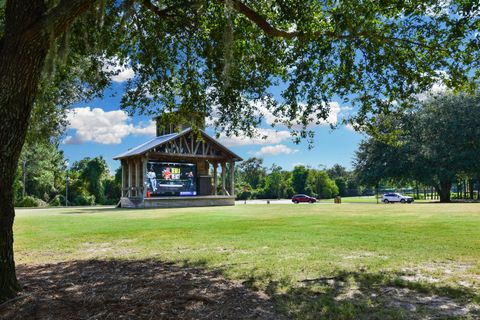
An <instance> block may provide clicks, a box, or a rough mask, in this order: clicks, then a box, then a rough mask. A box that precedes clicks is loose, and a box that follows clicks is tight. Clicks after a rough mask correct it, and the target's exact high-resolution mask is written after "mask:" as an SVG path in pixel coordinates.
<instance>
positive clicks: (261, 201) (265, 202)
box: [235, 199, 333, 205]
mask: <svg viewBox="0 0 480 320" xmlns="http://www.w3.org/2000/svg"><path fill="white" fill-rule="evenodd" d="M267 201H270V204H292V205H293V203H292V200H290V199H280V200H277V199H275V200H268V199H261V200H247V201H246V204H267ZM235 204H238V205H242V204H245V201H244V200H237V201H235ZM300 204H303V205H311V204H310V203H300ZM315 204H333V202H332V203H328V202H327V203H325V202H317V203H315Z"/></svg>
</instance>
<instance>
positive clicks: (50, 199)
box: [14, 144, 121, 207]
mask: <svg viewBox="0 0 480 320" xmlns="http://www.w3.org/2000/svg"><path fill="white" fill-rule="evenodd" d="M67 188H68V192H67ZM120 188H121V172H119V170H117V174H116V175H115V176H112V175H111V174H110V172H109V169H108V166H107V163H106V162H105V160H104V159H103V158H102V157H96V158H88V157H87V158H84V159H82V160H80V161H77V162H75V163H73V164H72V166H71V168H69V169H67V168H66V162H65V159H64V158H63V153H62V152H61V151H59V150H58V148H57V146H56V145H52V144H36V145H31V146H28V148H27V149H24V152H23V153H22V156H21V161H20V163H19V166H18V169H17V175H16V179H15V188H14V192H15V205H16V206H20V207H41V206H64V205H66V204H67V205H74V206H81V205H95V204H116V203H117V202H118V200H119V199H120ZM67 196H68V198H66V197H67Z"/></svg>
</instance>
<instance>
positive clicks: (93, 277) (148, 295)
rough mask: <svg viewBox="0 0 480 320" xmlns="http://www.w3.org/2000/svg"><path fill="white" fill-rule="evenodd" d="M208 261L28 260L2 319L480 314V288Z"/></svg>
mask: <svg viewBox="0 0 480 320" xmlns="http://www.w3.org/2000/svg"><path fill="white" fill-rule="evenodd" d="M207 267H208V263H207V261H205V260H196V261H190V260H183V261H179V263H178V264H172V263H164V262H160V261H155V260H79V261H69V262H62V263H58V264H49V265H40V266H25V265H21V266H19V267H18V275H19V278H20V281H21V282H22V285H23V286H24V291H23V292H22V293H21V294H20V296H19V299H17V300H15V301H12V302H9V303H7V304H6V305H3V306H1V305H0V319H369V320H370V319H379V320H380V319H382V320H383V319H395V320H396V319H479V318H480V307H479V303H480V294H479V292H478V290H476V289H474V288H467V287H464V288H460V287H449V286H441V285H438V284H432V283H426V282H411V281H405V280H402V279H401V278H399V276H400V275H399V274H393V273H371V272H367V271H358V272H347V271H338V272H336V273H335V274H333V275H332V276H329V277H321V278H316V279H305V280H303V281H300V282H298V283H292V281H291V280H290V279H289V278H282V279H278V278H275V276H274V275H273V274H271V273H269V272H265V271H262V270H260V269H251V270H250V271H247V272H246V273H245V274H244V275H243V276H242V278H243V279H244V281H243V282H242V283H240V282H238V281H229V280H226V279H225V278H224V277H223V276H222V275H223V273H224V270H222V269H220V268H219V269H216V270H215V271H207ZM230 267H232V265H225V266H224V268H225V269H228V268H230ZM259 288H261V289H262V290H263V291H264V292H265V293H262V292H260V290H259Z"/></svg>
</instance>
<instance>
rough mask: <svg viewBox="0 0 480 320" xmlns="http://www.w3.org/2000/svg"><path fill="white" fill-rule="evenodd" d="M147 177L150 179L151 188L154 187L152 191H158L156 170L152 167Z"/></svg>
mask: <svg viewBox="0 0 480 320" xmlns="http://www.w3.org/2000/svg"><path fill="white" fill-rule="evenodd" d="M147 178H148V181H149V182H150V188H151V189H152V192H156V191H157V175H156V174H155V171H153V168H152V167H150V171H149V172H148V173H147Z"/></svg>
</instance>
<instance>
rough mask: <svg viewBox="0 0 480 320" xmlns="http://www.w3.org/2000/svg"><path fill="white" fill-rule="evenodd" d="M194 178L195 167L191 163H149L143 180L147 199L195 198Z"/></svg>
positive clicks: (195, 173)
mask: <svg viewBox="0 0 480 320" xmlns="http://www.w3.org/2000/svg"><path fill="white" fill-rule="evenodd" d="M196 176H197V167H196V165H195V164H193V163H178V162H159V161H149V162H148V163H147V175H146V179H145V185H146V187H147V197H159V196H195V195H197V186H196V183H195V177H196Z"/></svg>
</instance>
